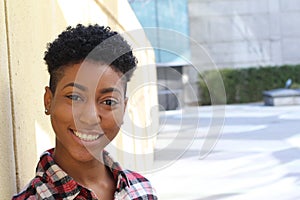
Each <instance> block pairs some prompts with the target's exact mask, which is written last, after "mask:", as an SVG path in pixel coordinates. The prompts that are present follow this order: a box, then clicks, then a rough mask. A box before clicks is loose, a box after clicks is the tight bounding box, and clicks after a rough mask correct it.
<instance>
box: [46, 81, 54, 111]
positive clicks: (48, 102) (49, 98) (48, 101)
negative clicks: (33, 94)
mask: <svg viewBox="0 0 300 200" xmlns="http://www.w3.org/2000/svg"><path fill="white" fill-rule="evenodd" d="M52 98H53V94H52V91H51V90H50V88H49V87H48V86H47V87H45V94H44V106H45V113H46V115H50V114H51V112H50V109H51V102H52Z"/></svg>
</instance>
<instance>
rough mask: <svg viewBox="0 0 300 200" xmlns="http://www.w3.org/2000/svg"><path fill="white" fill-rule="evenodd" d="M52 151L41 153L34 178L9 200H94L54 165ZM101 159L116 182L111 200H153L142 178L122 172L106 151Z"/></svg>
mask: <svg viewBox="0 0 300 200" xmlns="http://www.w3.org/2000/svg"><path fill="white" fill-rule="evenodd" d="M53 150H54V149H51V150H48V151H45V152H44V153H43V154H42V156H41V158H40V161H39V163H38V166H37V170H36V176H35V178H34V179H32V180H31V181H30V183H29V184H28V185H27V187H26V188H25V190H23V191H22V192H21V193H19V194H17V195H15V196H13V198H12V199H13V200H23V199H47V200H54V199H63V200H71V199H78V200H79V199H81V200H84V199H88V200H96V199H97V197H96V195H95V194H94V193H93V192H92V191H91V190H89V189H87V188H85V187H83V186H81V185H79V184H78V183H77V182H76V181H75V180H74V179H72V178H71V177H70V176H69V175H68V174H67V173H66V172H64V171H63V170H62V169H61V168H60V167H59V166H58V165H57V164H56V163H55V162H54V160H53V157H52V153H53ZM103 157H104V162H105V164H106V165H107V166H108V167H109V168H110V170H111V172H112V174H113V177H114V179H115V180H116V181H117V186H116V192H115V195H114V199H115V200H119V199H122V200H127V199H128V200H129V199H131V200H132V199H133V200H134V199H135V200H157V197H156V195H155V191H154V189H153V188H152V186H151V184H150V182H149V181H148V180H147V179H146V178H145V177H143V176H141V175H140V174H138V173H135V172H132V171H129V170H122V169H121V167H120V165H119V164H118V163H117V162H114V161H113V159H112V158H111V157H110V156H109V154H108V153H107V152H104V154H103Z"/></svg>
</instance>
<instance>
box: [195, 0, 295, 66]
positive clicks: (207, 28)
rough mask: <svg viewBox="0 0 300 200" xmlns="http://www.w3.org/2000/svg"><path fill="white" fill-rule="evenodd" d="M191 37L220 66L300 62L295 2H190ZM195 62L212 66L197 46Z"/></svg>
mask: <svg viewBox="0 0 300 200" xmlns="http://www.w3.org/2000/svg"><path fill="white" fill-rule="evenodd" d="M189 15H190V36H191V37H192V38H193V39H195V40H196V41H197V42H198V43H199V45H200V46H202V47H204V49H205V50H206V51H207V53H208V55H209V56H210V57H211V60H213V61H214V62H215V63H216V64H217V66H218V67H219V68H223V67H237V68H238V67H249V66H266V65H282V64H299V63H300V54H299V51H300V21H299V18H300V1H299V0H189ZM191 51H192V57H193V59H192V60H193V63H194V64H196V65H200V66H203V67H205V66H209V65H211V64H212V62H211V61H210V59H207V58H205V57H207V55H205V54H201V53H199V46H197V45H195V44H194V45H192V47H191Z"/></svg>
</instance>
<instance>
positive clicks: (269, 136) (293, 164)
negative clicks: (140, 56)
mask: <svg viewBox="0 0 300 200" xmlns="http://www.w3.org/2000/svg"><path fill="white" fill-rule="evenodd" d="M224 108H225V109H224ZM223 120H224V124H222V122H223ZM161 122H162V126H161V132H160V134H159V137H158V140H157V150H158V151H157V154H156V160H155V163H156V164H157V171H156V172H155V173H153V174H148V177H149V178H150V179H151V181H152V183H153V185H154V186H155V187H156V189H157V192H158V195H159V197H160V199H162V200H168V199H172V200H176V199H182V200H216V199H218V200H219V199H220V200H227V199H230V200H237V199H238V200H248V199H249V200H250V199H251V200H254V199H255V200H256V199H264V200H269V199H270V200H297V199H300V106H282V107H267V106H263V105H260V104H252V105H231V106H226V107H222V106H217V107H200V108H195V107H194V108H187V109H185V110H183V111H168V112H164V113H161ZM219 128H222V129H221V131H219V130H220V129H219ZM219 133H221V136H220V137H218V136H219ZM215 142H216V145H215V146H214V149H213V150H212V151H210V147H211V146H212V145H213V144H215ZM208 152H209V153H208Z"/></svg>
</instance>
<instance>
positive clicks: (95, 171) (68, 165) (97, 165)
mask: <svg viewBox="0 0 300 200" xmlns="http://www.w3.org/2000/svg"><path fill="white" fill-rule="evenodd" d="M102 155H103V154H102V152H101V160H98V159H96V158H94V159H91V160H87V161H80V160H77V159H75V158H74V157H72V156H71V155H70V154H69V152H68V151H64V149H60V148H55V150H54V153H53V158H54V160H55V162H56V163H57V164H58V165H59V166H60V167H61V168H62V169H63V170H64V171H65V172H66V173H67V174H68V175H69V176H71V177H72V178H73V179H74V180H75V181H76V182H78V183H79V184H81V185H84V186H88V185H91V184H94V183H97V182H101V181H103V180H105V179H106V178H107V176H109V174H110V172H109V171H108V170H107V168H106V166H105V165H104V164H103V159H102Z"/></svg>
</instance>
